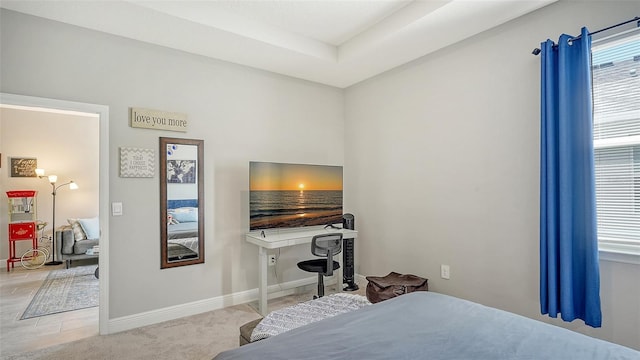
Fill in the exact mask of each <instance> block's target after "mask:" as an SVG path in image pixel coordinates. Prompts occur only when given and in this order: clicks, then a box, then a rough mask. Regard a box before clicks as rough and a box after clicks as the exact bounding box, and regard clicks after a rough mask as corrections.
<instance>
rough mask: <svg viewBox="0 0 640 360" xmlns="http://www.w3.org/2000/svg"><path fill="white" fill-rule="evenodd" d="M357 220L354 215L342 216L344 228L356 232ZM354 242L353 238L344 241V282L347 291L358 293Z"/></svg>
mask: <svg viewBox="0 0 640 360" xmlns="http://www.w3.org/2000/svg"><path fill="white" fill-rule="evenodd" d="M355 222H356V220H355V218H354V217H353V215H352V214H344V215H343V216H342V228H343V229H349V230H355V229H356V224H355ZM354 245H355V244H354V241H353V238H350V239H344V242H343V247H344V249H343V250H342V256H343V258H342V264H343V266H344V270H343V279H342V282H343V283H344V284H347V286H346V287H345V288H344V290H345V291H356V290H358V284H356V281H355V280H356V279H355V274H356V266H355V252H354V250H355V249H354Z"/></svg>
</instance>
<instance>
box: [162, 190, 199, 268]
mask: <svg viewBox="0 0 640 360" xmlns="http://www.w3.org/2000/svg"><path fill="white" fill-rule="evenodd" d="M167 208H168V209H167V216H168V219H167V242H168V243H169V244H178V245H181V246H183V247H185V248H187V249H189V250H191V251H193V252H195V253H196V256H197V253H198V200H196V199H185V200H169V201H168V204H167Z"/></svg>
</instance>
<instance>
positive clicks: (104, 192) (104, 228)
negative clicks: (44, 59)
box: [0, 93, 109, 335]
mask: <svg viewBox="0 0 640 360" xmlns="http://www.w3.org/2000/svg"><path fill="white" fill-rule="evenodd" d="M0 104H7V105H14V106H27V107H31V108H34V107H35V108H39V109H41V110H45V111H46V110H47V109H55V110H63V111H73V112H82V113H88V114H92V115H93V114H97V115H98V118H99V122H100V124H99V127H100V144H99V157H100V164H99V181H100V189H99V199H100V200H99V205H98V212H99V217H100V227H101V229H100V231H101V232H100V258H99V262H98V264H99V266H100V280H99V281H100V309H99V312H98V318H99V320H98V322H99V329H100V334H101V335H106V334H108V333H109V332H108V329H109V328H108V321H109V107H108V106H106V105H98V104H89V103H80V102H73V101H66V100H58V99H49V98H42V97H34V96H25V95H16V94H8V93H0Z"/></svg>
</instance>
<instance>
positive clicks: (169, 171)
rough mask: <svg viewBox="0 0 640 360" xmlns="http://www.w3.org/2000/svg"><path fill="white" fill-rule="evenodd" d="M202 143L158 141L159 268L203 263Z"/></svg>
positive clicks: (196, 141) (174, 139)
mask: <svg viewBox="0 0 640 360" xmlns="http://www.w3.org/2000/svg"><path fill="white" fill-rule="evenodd" d="M203 154H204V141H203V140H191V139H176V138H165V137H161V138H160V246H161V248H160V253H161V265H160V268H162V269H165V268H171V267H176V266H184V265H192V264H200V263H204V181H203V179H204V175H203V174H204V172H203V170H202V166H203V159H204V155H203Z"/></svg>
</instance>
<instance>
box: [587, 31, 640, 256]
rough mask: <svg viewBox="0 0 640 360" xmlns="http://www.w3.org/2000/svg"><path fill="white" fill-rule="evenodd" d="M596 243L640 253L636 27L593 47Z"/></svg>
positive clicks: (639, 44)
mask: <svg viewBox="0 0 640 360" xmlns="http://www.w3.org/2000/svg"><path fill="white" fill-rule="evenodd" d="M592 71H593V107H594V108H593V110H594V131H593V136H594V148H595V171H596V203H597V211H598V240H599V242H600V248H601V249H605V250H611V251H620V252H629V253H636V254H640V31H632V32H629V33H627V34H624V36H618V37H617V38H616V39H613V40H612V41H608V42H602V43H599V44H594V46H593V47H592Z"/></svg>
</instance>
